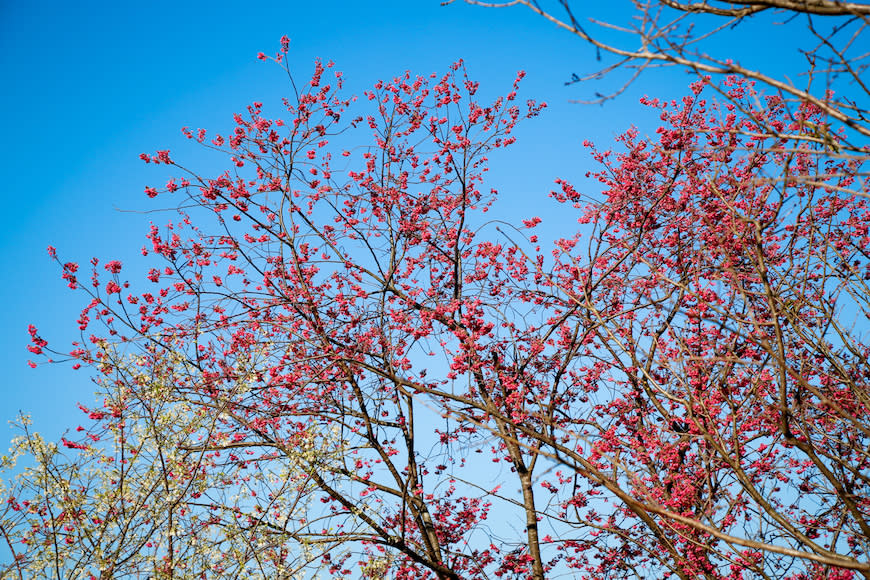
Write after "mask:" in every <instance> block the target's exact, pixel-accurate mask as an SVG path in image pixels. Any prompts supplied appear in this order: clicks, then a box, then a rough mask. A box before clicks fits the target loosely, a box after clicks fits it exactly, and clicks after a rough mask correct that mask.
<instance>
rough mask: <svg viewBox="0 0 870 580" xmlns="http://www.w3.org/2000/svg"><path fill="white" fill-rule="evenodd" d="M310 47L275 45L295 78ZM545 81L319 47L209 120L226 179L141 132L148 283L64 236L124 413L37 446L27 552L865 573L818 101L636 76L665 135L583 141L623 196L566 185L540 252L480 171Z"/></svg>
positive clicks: (364, 569) (844, 309)
mask: <svg viewBox="0 0 870 580" xmlns="http://www.w3.org/2000/svg"><path fill="white" fill-rule="evenodd" d="M287 49H288V43H287V41H286V40H283V41H282V47H281V50H280V51H279V52H278V53H277V54H275V55H274V56H271V57H267V56H266V55H261V58H262V59H264V60H273V61H275V62H277V63H279V64H280V65H282V66H284V67H285V70H287V71H288V74H289V69H286V56H287ZM521 76H522V75H519V77H518V78H517V79H516V81H515V82H514V84H513V86H512V87H511V89H510V91H509V92H508V94H507V95H505V96H504V97H501V98H498V99H496V100H495V101H493V102H491V103H489V104H480V103H479V102H478V101H477V98H478V88H479V87H478V85H477V83H475V82H474V81H472V80H471V79H469V78H468V76H467V75H466V72H465V69H464V68H463V66H462V64H461V63H457V64H455V65H453V66H452V67H451V68H450V69H449V71H448V72H447V73H446V74H444V75H440V76H439V75H433V76H429V77H414V76H412V75H410V74H409V73H408V74H405V75H403V76H400V77H398V78H395V79H393V80H392V81H390V82H379V83H377V84H376V85H375V87H374V89H373V90H372V91H370V92H367V93H365V99H362V102H354V99H352V98H349V97H345V96H343V94H342V92H341V90H342V75H341V74H340V73H338V72H336V71H335V69H334V67H333V65H332V64H331V63H326V64H324V63H320V62H318V63H316V64H315V70H314V73H313V75H312V77H311V79H310V80H309V81H307V82H306V83H305V84H304V85H301V84H298V83H297V82H296V80H294V79H293V77H292V76H291V77H290V80H291V96H290V97H288V98H287V99H286V100H285V101H284V103H283V104H284V111H283V113H282V115H281V116H279V117H277V118H274V119H273V118H269V117H266V116H265V115H264V112H263V111H264V109H263V106H262V105H261V104H260V103H254V104H252V105H251V106H250V107H248V109H247V112H246V114H244V115H241V114H240V115H236V116H235V127H234V128H233V130H232V131H231V132H230V133H229V134H226V135H214V136H209V135H208V134H207V133H206V132H205V131H202V130H200V131H190V130H188V129H185V130H184V131H185V134H186V135H187V136H188V137H189V138H190V139H191V140H192V141H196V142H198V143H200V144H202V145H203V146H205V147H208V148H210V149H213V150H215V151H216V152H217V153H218V154H220V155H222V156H225V158H226V160H227V167H228V169H226V170H225V171H224V172H222V173H219V174H217V175H205V174H200V173H198V172H196V171H194V170H193V169H190V168H188V167H187V166H186V165H185V164H183V163H182V162H180V161H177V160H176V157H175V156H174V155H170V152H168V151H158V152H157V153H156V154H154V155H152V154H143V156H142V158H143V160H144V161H145V162H147V163H150V164H157V165H160V166H164V167H165V168H167V169H169V170H171V171H173V172H174V173H175V175H174V177H172V178H171V179H170V180H169V181H168V182H167V183H166V185H165V186H164V187H161V188H154V187H148V188H146V190H145V192H146V194H147V195H148V196H149V197H158V199H160V200H166V202H169V200H172V203H175V204H177V206H178V212H179V217H178V219H176V220H174V221H173V222H171V223H169V224H166V225H162V226H158V225H153V226H152V227H151V230H150V233H149V234H148V244H147V245H146V247H145V248H143V253H144V254H146V255H147V257H148V258H149V259H151V260H153V267H152V268H151V269H150V271H149V272H148V274H147V276H146V278H147V281H146V282H145V283H146V284H147V285H148V286H149V287H148V288H147V289H145V290H141V289H139V288H136V287H134V285H133V284H131V283H130V282H128V281H127V278H126V277H125V275H126V270H125V269H124V267H123V265H122V264H121V263H120V262H118V261H115V260H110V261H108V262H105V263H103V262H100V261H98V260H93V261H92V263H91V268H90V272H89V273H88V274H86V275H84V277H82V272H81V269H80V267H79V266H78V265H77V264H76V263H73V262H63V261H62V260H60V259H59V258H58V257H57V254H56V252H55V250H54V249H50V252H51V254H52V256H53V257H54V258H55V259H57V260H58V263H59V264H60V265H61V268H62V276H63V278H64V280H65V281H66V282H67V284H68V285H69V286H70V287H72V288H74V289H77V290H79V291H82V292H85V293H87V294H89V296H90V299H89V302H88V303H87V305H86V307H85V308H84V310H83V311H82V313H81V316H80V318H79V321H78V323H79V326H80V329H81V330H82V340H81V341H80V342H79V343H77V344H76V345H74V349H73V350H72V351H71V352H70V353H69V357H71V358H72V359H74V360H73V363H74V366H80V365H81V366H83V367H85V368H90V369H92V370H93V371H95V372H96V373H97V374H98V376H99V377H100V380H99V385H100V388H101V394H102V396H103V397H104V398H105V402H104V403H103V404H102V406H100V405H98V406H97V408H92V407H91V406H88V407H86V408H84V409H83V410H84V412H85V413H86V414H87V415H88V417H89V421H90V422H91V423H89V426H88V427H83V428H82V436H81V438H80V439H75V440H69V439H65V440H63V441H62V442H61V448H65V450H63V449H61V450H62V451H63V453H60V450H59V449H56V448H52V447H51V446H49V445H47V444H45V443H44V442H42V441H41V440H39V439H38V438H36V437H35V436H34V435H32V434H30V432H29V431H27V432H26V434H25V438H24V439H23V440H21V441H20V445H21V446H25V447H26V446H29V447H30V450H31V454H32V455H35V456H36V457H37V459H38V460H39V461H38V462H37V468H36V471H32V472H29V473H31V474H33V475H32V476H29V477H25V479H24V481H21V482H19V484H18V486H17V487H14V488H13V489H14V491H12V492H7V494H6V495H7V497H8V501H7V503H6V505H7V506H8V507H7V508H6V512H5V514H4V516H3V518H4V519H3V520H2V522H3V523H2V526H3V532H4V534H5V535H6V537H7V539H8V541H9V543H10V546H12V547H13V548H12V549H13V551H14V553H15V554H16V559H15V563H14V564H13V565H11V566H9V568H8V569H9V570H10V571H13V572H14V571H16V570H17V571H19V573H20V574H21V575H22V576H23V575H24V574H25V571H26V572H27V573H28V574H32V572H31V571H33V570H36V571H38V572H39V573H42V574H44V575H51V574H54V572H52V570H55V571H57V572H56V573H57V575H62V574H70V573H80V571H81V573H82V574H84V573H90V574H93V575H94V576H95V577H99V576H100V574H104V575H106V574H115V575H123V574H128V575H133V574H136V573H151V574H157V573H158V572H159V574H164V575H168V576H172V575H173V574H177V575H179V576H188V575H195V574H205V575H206V576H209V577H211V576H212V575H214V576H221V575H225V576H232V577H239V576H244V575H248V576H252V577H261V576H267V577H273V576H274V577H287V578H291V577H299V578H304V577H312V576H314V575H316V574H317V573H318V571H322V573H324V574H327V575H329V576H330V577H335V576H341V575H351V576H363V577H370V578H383V577H395V578H439V579H444V578H492V577H500V578H545V577H550V576H556V575H559V574H574V575H582V576H583V577H590V578H605V577H606V578H623V577H624V578H629V577H678V578H686V579H689V578H698V577H704V578H735V579H736V578H744V577H748V576H760V577H771V578H792V579H794V580H797V579H799V578H851V577H855V576H856V575H862V576H863V577H870V560H868V553H867V550H868V549H870V546H868V543H870V495H868V481H870V480H868V477H870V458H868V454H867V451H866V450H867V449H868V434H870V424H868V420H867V417H868V410H870V409H868V408H867V407H868V403H870V400H868V395H867V393H868V381H870V364H868V358H867V357H868V355H870V350H868V345H867V342H866V337H865V335H864V332H865V330H864V328H865V327H866V326H865V325H866V321H867V318H868V313H870V309H868V306H870V305H868V300H870V292H868V287H867V280H868V279H870V260H868V246H870V235H868V229H867V228H868V226H867V225H866V224H868V223H870V209H868V207H867V198H868V191H867V182H866V169H865V167H864V166H863V165H862V162H861V159H859V158H856V157H855V156H850V155H845V156H843V157H842V158H837V157H836V156H835V155H834V154H832V151H833V147H834V146H836V142H835V141H831V140H815V139H811V138H810V139H792V138H790V137H789V135H792V136H795V135H796V136H805V135H809V134H810V133H811V132H812V131H813V127H815V126H818V124H819V123H822V122H823V118H824V116H825V115H826V114H827V113H826V111H825V110H824V109H823V108H820V107H819V106H817V104H815V103H813V102H811V101H806V102H803V103H801V105H800V106H799V107H798V108H793V107H792V106H791V104H790V103H788V102H786V101H785V100H784V99H782V98H780V97H778V96H765V95H762V94H759V93H758V92H757V91H756V90H755V88H754V87H753V85H752V83H751V82H749V81H747V80H746V79H743V78H739V77H731V78H730V79H727V80H726V81H723V84H722V85H721V86H719V85H717V86H716V87H711V83H710V82H708V81H706V80H701V81H699V82H696V83H694V84H693V85H692V86H691V87H690V90H689V95H688V96H687V97H685V98H684V99H683V100H682V101H675V102H668V103H663V102H659V101H656V100H653V99H646V100H645V103H646V104H647V105H648V106H649V107H651V108H653V109H654V110H655V111H657V114H659V115H660V117H661V122H662V127H661V129H660V130H659V132H658V134H657V136H656V137H655V138H643V137H641V136H640V134H639V133H638V131H637V130H633V129H632V130H629V131H628V132H626V133H625V134H623V135H622V136H621V137H620V138H619V140H618V144H617V149H616V150H614V151H610V150H598V149H596V148H595V147H594V146H593V145H592V144H588V145H589V147H590V148H591V150H592V152H593V155H594V156H595V158H596V159H597V160H598V161H599V162H600V164H601V170H600V171H599V172H597V173H594V174H592V175H591V177H593V178H595V179H596V180H597V181H598V182H599V184H600V187H601V189H602V190H603V191H602V192H601V193H600V194H597V193H596V194H583V193H581V190H580V189H579V185H577V184H571V183H568V182H567V181H564V180H557V186H556V188H555V191H554V192H552V193H551V196H552V197H553V198H555V201H554V202H553V203H555V204H560V205H559V208H560V210H561V211H565V212H574V213H575V214H576V216H577V219H578V222H579V224H578V231H577V232H576V233H574V234H567V235H564V236H561V237H559V239H557V240H556V242H555V243H554V244H553V245H552V247H548V246H546V245H545V244H544V241H542V240H540V239H539V237H538V235H539V234H538V233H536V232H537V231H538V229H540V228H541V227H542V226H541V224H542V220H541V219H540V218H539V217H535V216H529V217H528V219H526V220H524V221H523V222H522V223H520V224H515V226H508V225H506V224H504V223H503V222H501V221H499V220H498V206H497V205H495V201H496V196H497V193H496V191H495V190H493V189H492V188H491V187H489V186H488V185H487V182H486V180H485V178H486V170H487V161H488V156H489V155H491V154H493V153H494V152H495V151H496V150H498V149H502V148H505V147H507V146H508V145H510V144H511V143H512V142H513V140H514V135H513V133H514V128H515V126H516V124H517V123H518V122H519V121H520V120H523V119H526V118H529V117H534V116H536V115H538V114H539V113H540V111H541V109H542V108H543V105H542V104H538V103H535V102H534V101H526V102H522V103H521V102H520V101H519V99H518V97H517V90H518V83H519V81H520V78H521ZM717 88H718V89H720V90H724V91H725V92H726V96H727V99H725V100H724V104H717V101H716V100H715V99H711V98H710V97H709V93H711V92H712V93H713V94H714V95H715V94H716V92H715V91H714V90H713V89H717ZM356 111H360V113H356ZM768 127H776V128H777V132H776V133H774V134H771V132H770V131H768V130H767V128H768ZM843 138H845V137H843ZM832 139H833V137H832ZM544 225H546V224H544ZM536 228H537V229H536ZM31 336H32V342H31V345H30V349H31V351H32V352H33V353H34V354H35V355H43V354H46V353H49V352H53V351H50V349H49V346H48V344H47V343H46V341H45V340H44V339H43V338H42V337H41V336H40V335H39V333H38V331H37V330H36V329H35V328H33V329H32V330H31ZM53 356H57V354H53ZM67 456H69V457H67ZM125 473H127V474H130V476H129V477H131V478H134V479H135V480H136V481H137V482H141V483H137V485H136V486H135V487H133V488H131V486H130V485H129V484H128V483H125V481H127V480H125V479H124V478H122V475H123V474H125ZM494 474H495V477H494ZM124 477H128V476H124ZM494 479H495V481H494ZM37 482H40V483H37ZM49 482H63V483H61V484H60V485H61V488H63V489H67V488H69V489H71V490H73V489H74V490H76V491H75V493H74V494H73V493H66V492H59V491H57V490H58V489H59V488H58V487H57V485H53V484H50V483H49ZM64 486H65V487H64ZM25 502H27V503H26V504H25ZM61 512H62V513H64V517H63V518H62V519H61V518H60V515H59V514H60V513H61ZM70 514H72V515H70ZM97 520H99V521H97ZM67 526H68V527H69V528H70V529H67ZM95 526H96V527H95ZM100 526H102V527H100ZM67 539H71V540H72V542H67ZM18 540H25V543H24V544H23V545H24V546H25V547H24V548H20V547H19V546H18V544H16V541H18ZM149 542H150V544H151V545H148V543H149ZM19 543H20V542H19ZM62 544H69V545H73V546H75V547H74V548H67V547H65V546H63V545H62ZM140 545H145V546H146V547H147V548H148V550H143V549H141V547H140V548H139V549H138V550H137V549H134V547H135V546H140ZM61 548H62V549H61ZM219 554H229V555H231V557H226V558H224V557H222V556H220V555H219ZM182 563H183V565H185V566H187V567H188V568H186V569H183V568H182V567H181V566H182ZM28 566H29V567H28ZM50 566H53V568H51V567H50Z"/></svg>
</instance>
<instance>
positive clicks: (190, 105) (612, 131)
mask: <svg viewBox="0 0 870 580" xmlns="http://www.w3.org/2000/svg"><path fill="white" fill-rule="evenodd" d="M613 6H614V7H615V8H614V9H617V10H618V9H619V8H618V7H617V4H613ZM284 34H286V35H287V36H289V37H290V38H291V39H292V44H291V53H290V62H291V65H292V66H293V67H294V69H297V70H299V71H300V72H299V76H300V77H301V78H304V77H305V76H306V74H308V73H309V71H310V70H311V65H312V62H313V59H314V58H315V57H321V58H323V59H325V60H329V59H332V60H334V61H335V62H336V67H337V68H338V69H339V70H342V71H344V73H345V75H346V78H347V81H348V84H347V87H348V90H349V91H350V92H353V93H357V94H359V93H361V92H362V91H363V90H365V89H366V88H367V87H368V86H370V85H371V84H372V83H373V82H374V81H375V80H377V79H378V78H389V77H392V76H394V75H397V74H400V73H402V72H403V71H405V70H411V71H412V72H415V73H420V74H426V73H430V72H435V71H443V70H445V69H446V67H447V66H448V65H449V64H450V63H452V62H453V61H455V60H457V59H458V58H463V59H465V61H466V63H467V65H468V69H469V71H470V74H471V76H472V77H474V78H476V79H477V80H479V81H480V82H481V85H482V89H483V91H484V92H485V93H486V94H490V95H496V94H498V93H499V92H500V91H504V90H507V87H508V86H509V84H510V83H511V81H512V80H513V78H514V75H515V73H516V71H517V70H519V69H524V70H526V71H527V73H528V76H527V78H526V81H525V82H524V85H523V86H524V88H523V93H524V95H525V96H527V97H532V98H536V99H539V100H545V101H547V102H548V103H549V105H550V107H549V109H548V110H547V111H546V112H545V114H544V115H543V116H542V117H541V118H539V119H536V120H533V121H531V122H529V123H528V124H527V125H526V126H525V127H523V128H522V129H521V130H520V132H519V133H518V139H519V141H518V144H517V145H516V146H515V147H514V148H513V149H512V150H509V151H507V152H505V153H504V154H502V155H501V156H500V158H498V159H495V160H494V161H495V163H494V166H493V169H492V171H491V174H490V175H491V183H492V185H493V186H495V187H498V188H499V189H500V190H502V192H503V198H502V202H501V203H500V204H499V205H497V206H496V208H495V210H494V211H496V212H503V213H502V214H497V215H504V216H507V217H508V218H510V219H516V218H518V217H521V216H526V217H527V216H531V215H541V217H543V218H544V220H545V225H547V224H548V221H547V220H550V223H554V224H561V226H560V227H563V226H565V225H566V224H570V221H571V219H572V218H570V216H564V215H559V214H558V213H557V212H556V211H555V210H556V209H557V208H556V206H555V205H554V204H553V203H551V202H550V201H549V200H548V198H547V192H548V190H549V188H550V186H551V184H552V181H553V179H554V178H555V177H564V178H568V179H572V180H574V181H576V182H578V183H579V184H580V185H581V186H582V187H584V188H587V189H589V188H594V187H595V186H594V184H592V183H584V182H583V180H582V176H583V174H585V172H586V171H588V170H589V169H591V168H593V165H592V163H591V160H590V158H589V155H588V153H587V152H586V151H584V150H583V148H582V147H581V145H580V144H581V143H582V141H583V140H584V139H592V140H594V141H595V142H597V143H601V144H606V143H607V142H609V141H610V140H612V138H613V136H614V135H616V134H617V133H620V132H622V131H624V130H625V129H627V128H628V127H629V126H630V125H631V124H637V125H639V126H640V127H641V129H642V130H644V131H645V132H646V131H648V130H650V129H651V128H652V127H653V126H654V125H653V124H652V123H654V121H655V115H653V114H651V112H649V111H645V110H644V109H643V108H642V107H640V106H639V105H638V104H637V97H638V96H639V95H640V94H642V93H648V94H651V95H656V96H664V97H672V96H678V95H681V94H683V93H684V92H685V90H684V87H685V85H686V84H687V83H688V82H689V80H690V79H689V78H688V77H686V76H685V75H678V74H677V73H669V74H657V75H652V76H649V77H647V78H645V79H644V81H643V85H642V86H639V87H637V89H636V90H634V91H630V92H629V93H628V94H627V95H626V96H624V97H622V98H620V99H618V100H617V101H614V102H611V103H608V104H607V105H606V106H604V107H597V106H580V105H575V104H571V103H570V102H569V100H570V99H571V98H573V97H577V96H578V93H577V88H576V87H569V88H566V87H565V86H564V81H565V80H567V79H568V78H569V77H570V75H571V73H572V72H575V71H576V72H578V73H582V72H587V71H589V70H591V69H592V68H593V67H594V64H595V63H594V60H593V59H594V57H595V55H594V52H593V51H592V50H591V49H589V48H588V47H587V46H585V45H583V44H582V43H580V42H579V41H578V40H577V39H576V38H574V37H572V36H570V35H567V34H564V33H560V32H559V31H557V30H556V29H555V27H553V26H552V25H551V24H548V23H547V22H545V21H543V20H542V19H539V18H536V17H534V16H533V15H532V14H531V13H529V12H528V11H526V10H523V9H507V10H485V9H482V8H474V7H470V6H466V5H464V4H461V3H459V2H457V3H455V4H453V5H451V6H447V7H442V6H440V5H439V1H438V0H401V1H393V0H388V1H375V2H362V1H358V0H319V1H318V2H308V1H305V2H300V1H296V0H284V1H283V2H274V1H261V2H256V3H239V2H233V3H231V2H222V1H220V0H214V1H209V2H200V1H190V2H179V1H174V2H167V1H161V0H156V1H150V2H139V3H132V2H108V1H102V2H96V1H87V0H83V1H82V2H74V3H73V2H60V1H48V2H39V3H36V2H34V3H30V2H2V3H0V60H2V68H3V73H4V74H3V77H4V79H5V82H4V84H5V88H4V90H3V91H2V92H0V106H2V110H4V111H5V115H4V121H3V125H2V126H3V130H4V133H5V135H4V138H3V139H2V141H0V148H2V152H0V155H2V156H0V158H2V160H3V169H4V171H3V182H2V190H0V191H2V199H3V203H4V206H5V208H4V209H5V211H3V213H2V217H0V219H2V224H0V245H2V258H0V260H2V262H3V264H2V266H3V272H4V277H3V281H4V283H3V284H2V285H0V293H2V304H3V308H0V352H2V368H3V369H4V379H3V381H2V382H0V401H2V404H0V418H2V419H4V420H8V419H12V418H13V417H14V416H15V415H16V414H17V412H18V410H22V411H24V412H26V413H29V414H31V415H32V416H33V417H34V421H35V427H36V428H37V430H40V431H43V432H44V433H45V434H46V435H47V436H49V437H51V438H54V437H58V436H60V434H61V433H62V432H63V431H64V429H65V428H67V427H75V425H76V424H77V422H78V420H79V417H78V411H77V410H76V409H75V402H76V401H81V402H83V403H90V402H91V401H92V400H93V391H94V389H93V387H92V385H91V384H90V382H89V377H88V375H87V374H86V373H85V372H82V371H80V372H74V371H72V370H71V369H70V368H69V367H68V366H66V365H41V366H40V367H39V368H38V369H36V370H33V369H30V368H29V367H28V366H27V364H26V361H27V359H28V358H30V354H29V353H28V352H27V351H26V349H25V347H26V345H27V343H28V335H27V326H28V324H31V323H32V324H35V325H36V326H37V327H38V328H39V330H40V334H41V335H42V336H43V338H45V339H46V340H48V341H49V344H50V345H51V346H54V347H56V348H58V349H60V350H65V349H68V347H67V345H68V344H69V343H70V341H72V340H75V338H76V326H77V325H76V324H75V320H76V318H77V316H78V312H79V310H80V308H81V306H83V304H84V303H85V302H86V300H85V298H84V295H82V294H77V293H74V292H71V291H69V290H68V289H67V288H66V286H65V284H64V283H63V282H62V281H61V280H60V272H59V271H58V268H57V267H56V265H55V264H54V263H53V262H52V261H51V260H49V258H48V256H47V255H46V247H47V246H48V245H49V244H50V245H53V246H56V247H57V249H58V253H59V255H60V256H61V258H62V259H63V260H70V261H78V262H81V263H87V262H88V260H89V259H90V258H91V257H92V256H98V257H100V258H101V260H102V261H105V260H108V259H120V260H122V261H124V262H127V263H135V261H136V257H137V255H138V250H139V248H141V247H142V245H143V243H144V242H145V241H146V240H145V237H144V236H145V233H146V231H147V227H148V223H149V221H151V220H154V221H155V222H156V223H165V222H166V221H169V220H170V219H172V217H173V216H172V215H171V214H168V213H148V212H154V210H158V209H161V208H162V207H163V206H162V205H160V198H158V199H157V200H149V199H148V198H147V197H146V196H145V195H144V194H143V193H142V190H143V187H144V186H146V185H149V184H151V185H159V184H161V183H163V182H164V181H165V179H164V174H162V173H160V172H159V170H158V169H155V168H154V166H148V165H145V164H143V163H142V162H141V161H140V160H139V159H138V156H139V154H140V153H142V152H154V151H156V150H157V149H167V148H168V149H171V150H172V152H173V158H176V159H179V160H186V161H188V162H189V164H191V165H194V166H196V162H200V163H209V161H208V160H207V159H204V158H203V157H202V152H201V151H200V150H199V149H198V148H197V147H196V146H195V144H192V143H191V142H189V141H187V140H186V139H184V138H183V137H182V136H181V133H180V131H179V130H180V128H181V127H183V126H190V127H192V128H198V127H205V128H209V129H211V130H213V131H223V130H225V129H226V128H228V127H230V126H231V122H232V117H231V116H232V113H233V112H235V111H241V110H243V109H244V107H245V106H246V105H247V104H248V103H250V102H251V101H254V100H261V101H263V102H264V103H265V104H266V106H267V109H268V106H269V105H270V104H276V105H277V103H278V102H279V99H280V97H281V96H282V94H283V93H284V91H285V89H286V79H285V77H283V76H282V73H281V71H280V70H279V69H278V68H277V67H276V66H274V65H273V64H268V63H262V62H260V61H258V60H257V59H256V54H257V52H259V51H263V52H266V53H273V52H274V51H275V49H276V48H277V46H278V39H279V38H280V37H281V36H282V35H284ZM769 41H770V40H769ZM748 48H752V43H750V45H749V46H748ZM590 63H591V64H590ZM161 179H163V181H161ZM560 220H561V221H560ZM136 271H137V270H135V269H133V270H127V269H125V273H129V274H130V275H131V277H133V276H135V272H136ZM139 271H142V272H143V273H144V271H145V270H143V269H142V268H139ZM8 435H10V436H11V432H9V433H8ZM7 438H8V437H7V435H4V434H3V431H2V430H0V441H2V440H4V439H7Z"/></svg>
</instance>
